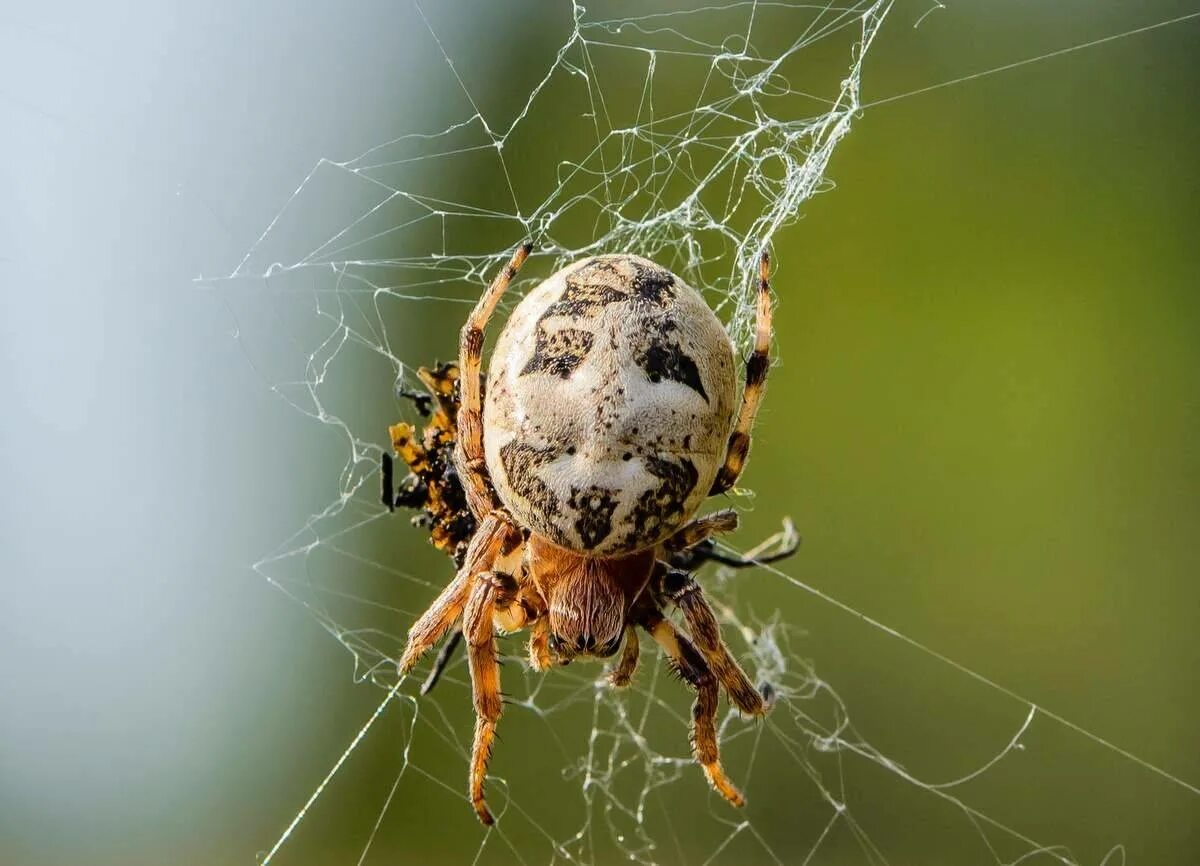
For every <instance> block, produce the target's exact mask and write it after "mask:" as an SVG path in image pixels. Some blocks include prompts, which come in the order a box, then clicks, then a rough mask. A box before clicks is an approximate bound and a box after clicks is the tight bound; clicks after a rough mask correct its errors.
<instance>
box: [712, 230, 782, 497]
mask: <svg viewBox="0 0 1200 866" xmlns="http://www.w3.org/2000/svg"><path fill="white" fill-rule="evenodd" d="M770 271H771V260H770V258H769V257H768V256H767V254H766V253H765V252H764V253H763V254H762V259H761V260H760V261H759V266H758V277H759V279H758V308H757V317H756V320H755V331H754V351H753V352H752V353H751V355H750V357H749V358H747V359H746V387H745V390H744V391H743V392H742V408H741V410H740V411H739V412H738V417H737V422H736V423H735V424H734V425H733V433H731V434H730V436H729V445H728V447H727V449H726V451H725V465H724V466H722V467H721V471H720V472H718V473H717V479H716V481H714V482H713V486H712V490H710V491H709V495H710V496H715V495H716V494H718V493H724V492H725V491H726V490H728V489H729V488H730V487H732V486H733V485H734V484H736V483H737V480H738V476H740V475H741V474H742V469H743V468H745V466H746V456H747V455H748V454H749V453H750V430H751V428H753V427H754V417H755V416H756V415H757V414H758V407H759V405H760V404H761V403H762V398H763V393H764V392H765V391H766V388H767V369H768V368H769V367H770V366H771V283H770V281H769V280H768V277H769V275H770Z"/></svg>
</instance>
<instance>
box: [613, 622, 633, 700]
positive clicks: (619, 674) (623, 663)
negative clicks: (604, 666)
mask: <svg viewBox="0 0 1200 866" xmlns="http://www.w3.org/2000/svg"><path fill="white" fill-rule="evenodd" d="M640 653H641V647H639V646H638V636H637V631H636V630H635V629H634V627H633V626H631V625H627V626H625V646H624V647H622V648H621V658H620V660H618V661H617V666H616V667H615V668H613V669H612V670H611V671H609V672H608V682H609V684H610V685H612V686H614V687H616V688H618V689H623V688H625V687H626V686H627V685H629V681H630V680H632V679H633V675H634V673H636V672H637V666H638V655H639V654H640Z"/></svg>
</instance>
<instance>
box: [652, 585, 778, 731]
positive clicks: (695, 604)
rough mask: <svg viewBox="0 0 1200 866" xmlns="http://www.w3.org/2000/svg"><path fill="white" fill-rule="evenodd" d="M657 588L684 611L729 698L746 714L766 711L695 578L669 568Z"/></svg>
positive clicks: (698, 644) (688, 624)
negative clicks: (731, 649) (659, 586)
mask: <svg viewBox="0 0 1200 866" xmlns="http://www.w3.org/2000/svg"><path fill="white" fill-rule="evenodd" d="M660 591H661V593H662V595H663V597H665V598H667V599H669V600H670V601H671V602H673V603H674V604H676V605H678V607H679V609H680V610H681V611H683V618H684V622H685V623H686V624H687V629H688V633H689V634H690V635H691V638H692V640H693V641H694V642H695V644H696V647H697V648H698V649H699V650H700V652H701V653H702V654H703V655H704V658H705V660H706V661H707V662H708V666H709V667H710V668H711V669H712V672H713V673H714V674H716V676H717V679H718V680H720V681H721V685H723V686H724V687H725V691H726V692H727V693H728V694H729V699H730V700H731V701H733V703H734V704H736V705H737V708H738V709H739V710H741V711H742V712H743V713H746V714H747V715H751V716H761V715H762V714H763V713H765V712H766V711H767V709H768V708H767V704H766V702H765V701H764V700H763V696H762V695H761V694H759V691H758V689H756V688H754V685H753V684H752V683H751V682H750V679H749V678H748V677H747V676H746V672H745V671H743V670H742V667H741V665H739V664H738V663H737V660H736V659H734V657H733V656H732V655H730V653H729V648H728V647H726V646H725V641H723V640H721V626H720V625H719V624H718V623H717V617H716V615H715V614H714V613H713V609H712V607H711V606H710V605H709V603H708V600H707V599H706V598H705V597H704V591H703V590H701V589H700V584H698V583H696V579H695V578H694V577H692V576H691V575H690V574H688V573H687V572H686V571H678V570H675V569H670V570H668V571H666V572H665V573H664V574H663V575H662V581H661V588H660Z"/></svg>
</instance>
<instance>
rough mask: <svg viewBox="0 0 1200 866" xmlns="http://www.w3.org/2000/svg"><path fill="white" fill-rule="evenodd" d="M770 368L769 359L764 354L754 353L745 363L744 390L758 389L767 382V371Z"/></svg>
mask: <svg viewBox="0 0 1200 866" xmlns="http://www.w3.org/2000/svg"><path fill="white" fill-rule="evenodd" d="M770 366H771V359H770V358H769V357H768V356H767V355H766V354H760V353H758V352H755V353H754V354H753V355H751V356H750V359H749V360H748V361H746V389H747V390H749V389H751V388H760V387H762V384H763V382H765V381H767V370H768V369H769V368H770Z"/></svg>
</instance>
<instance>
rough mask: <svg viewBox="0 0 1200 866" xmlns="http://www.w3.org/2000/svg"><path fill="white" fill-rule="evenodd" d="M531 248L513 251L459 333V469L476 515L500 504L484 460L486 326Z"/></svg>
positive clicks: (524, 247)
mask: <svg viewBox="0 0 1200 866" xmlns="http://www.w3.org/2000/svg"><path fill="white" fill-rule="evenodd" d="M531 249H532V247H531V246H530V245H529V244H522V245H521V246H520V247H519V248H518V249H517V251H516V252H515V253H513V257H512V260H511V261H510V262H509V263H508V265H506V266H505V268H504V270H502V271H501V272H500V273H499V274H497V275H496V278H495V279H494V280H492V284H491V285H490V286H488V288H487V291H485V292H484V293H483V297H481V298H480V299H479V303H477V304H476V305H475V309H474V310H472V311H471V315H470V316H468V317H467V322H466V324H465V325H463V327H462V333H461V334H460V336H459V344H458V366H459V369H460V371H461V374H460V378H459V393H460V394H461V395H462V399H461V401H460V405H459V408H458V448H459V451H458V457H459V470H460V471H461V472H462V473H463V476H464V477H463V486H464V487H465V488H466V493H467V502H468V503H469V504H470V506H471V511H472V513H474V514H475V515H476V516H477V517H478V516H480V515H482V514H486V513H487V512H488V511H490V510H491V509H493V508H495V507H496V505H497V504H498V503H497V502H496V495H495V493H494V492H493V491H492V485H491V482H490V481H489V480H488V474H487V465H486V463H485V462H484V459H483V392H482V389H481V388H480V384H479V371H480V367H481V365H482V362H483V336H484V328H486V327H487V323H488V319H490V318H491V317H492V313H493V312H494V311H495V309H496V304H498V303H499V302H500V297H501V295H503V294H504V292H505V290H506V289H507V288H508V285H509V283H511V282H512V279H513V277H515V276H516V275H517V271H519V270H520V269H521V265H523V264H524V263H525V259H527V258H528V257H529V252H530V250H531Z"/></svg>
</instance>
